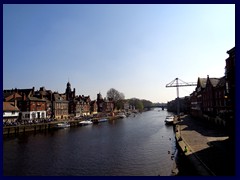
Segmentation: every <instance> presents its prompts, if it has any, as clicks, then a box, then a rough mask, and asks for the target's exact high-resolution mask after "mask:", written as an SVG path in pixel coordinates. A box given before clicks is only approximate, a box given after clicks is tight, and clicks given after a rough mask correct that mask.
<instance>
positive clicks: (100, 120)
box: [98, 118, 108, 122]
mask: <svg viewBox="0 0 240 180" xmlns="http://www.w3.org/2000/svg"><path fill="white" fill-rule="evenodd" d="M106 121H108V119H107V118H102V119H99V120H98V122H106Z"/></svg>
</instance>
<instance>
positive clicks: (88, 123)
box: [78, 120, 92, 126]
mask: <svg viewBox="0 0 240 180" xmlns="http://www.w3.org/2000/svg"><path fill="white" fill-rule="evenodd" d="M78 124H79V125H81V126H85V125H90V124H92V121H90V120H86V121H80V122H79V123H78Z"/></svg>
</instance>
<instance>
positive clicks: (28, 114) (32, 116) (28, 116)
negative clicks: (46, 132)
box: [22, 111, 46, 120]
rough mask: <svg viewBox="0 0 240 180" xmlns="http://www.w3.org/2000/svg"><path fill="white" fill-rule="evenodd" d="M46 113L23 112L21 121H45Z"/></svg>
mask: <svg viewBox="0 0 240 180" xmlns="http://www.w3.org/2000/svg"><path fill="white" fill-rule="evenodd" d="M45 118H46V111H25V112H22V120H33V119H45Z"/></svg>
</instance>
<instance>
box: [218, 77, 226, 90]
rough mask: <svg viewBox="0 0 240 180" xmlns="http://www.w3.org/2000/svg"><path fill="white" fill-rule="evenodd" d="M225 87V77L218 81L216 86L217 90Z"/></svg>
mask: <svg viewBox="0 0 240 180" xmlns="http://www.w3.org/2000/svg"><path fill="white" fill-rule="evenodd" d="M225 85H226V78H225V76H223V77H221V78H220V79H219V82H218V84H217V86H216V87H217V88H218V87H224V86H225Z"/></svg>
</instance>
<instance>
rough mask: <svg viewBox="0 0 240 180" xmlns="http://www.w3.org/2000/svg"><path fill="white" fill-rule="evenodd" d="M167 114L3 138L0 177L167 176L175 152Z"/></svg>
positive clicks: (157, 112) (152, 113)
mask: <svg viewBox="0 0 240 180" xmlns="http://www.w3.org/2000/svg"><path fill="white" fill-rule="evenodd" d="M168 114H169V113H168V112H167V111H163V110H161V109H158V108H155V109H153V110H151V111H147V112H143V113H141V114H137V115H136V116H135V117H128V118H123V119H118V120H114V121H109V122H104V123H100V124H93V125H89V126H83V127H81V126H79V127H78V126H76V127H70V128H67V129H59V130H49V131H46V132H37V133H36V134H33V133H30V134H27V135H19V136H17V137H11V138H4V140H3V175H4V176H158V175H160V176H169V175H171V171H172V168H173V164H174V162H175V161H174V158H172V157H171V156H172V155H173V154H176V153H175V152H176V145H175V138H174V132H173V128H172V126H166V125H165V123H164V120H165V117H166V116H167V115H168Z"/></svg>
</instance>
